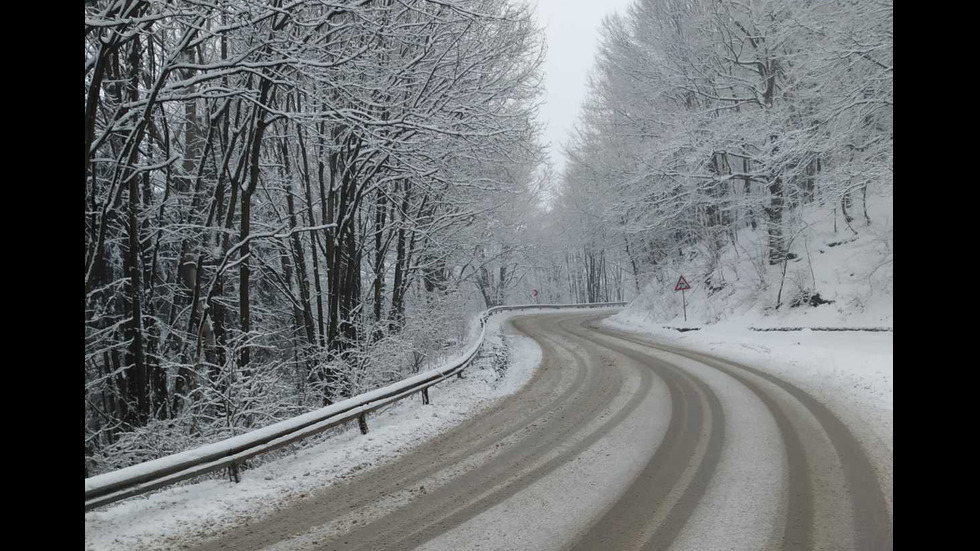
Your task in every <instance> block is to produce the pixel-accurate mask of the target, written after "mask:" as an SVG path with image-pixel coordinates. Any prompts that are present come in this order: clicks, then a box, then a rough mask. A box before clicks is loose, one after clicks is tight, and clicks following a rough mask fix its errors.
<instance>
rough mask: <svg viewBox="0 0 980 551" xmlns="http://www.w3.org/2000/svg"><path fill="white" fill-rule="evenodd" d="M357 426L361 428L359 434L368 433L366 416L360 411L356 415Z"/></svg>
mask: <svg viewBox="0 0 980 551" xmlns="http://www.w3.org/2000/svg"><path fill="white" fill-rule="evenodd" d="M357 426H358V427H360V428H361V434H367V433H368V426H367V416H366V415H365V414H363V413H362V414H360V415H358V416H357Z"/></svg>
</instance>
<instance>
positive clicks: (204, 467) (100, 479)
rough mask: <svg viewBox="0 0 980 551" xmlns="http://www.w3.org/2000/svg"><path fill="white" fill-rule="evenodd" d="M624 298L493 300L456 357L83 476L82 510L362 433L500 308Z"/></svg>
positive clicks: (423, 386)
mask: <svg viewBox="0 0 980 551" xmlns="http://www.w3.org/2000/svg"><path fill="white" fill-rule="evenodd" d="M625 304H626V303H624V302H603V303H591V304H523V305H515V306H495V307H493V308H490V309H489V310H486V311H485V312H483V313H482V314H481V315H480V326H481V330H480V336H479V338H478V339H477V341H476V342H475V343H474V344H473V346H471V347H470V348H469V349H468V350H467V351H466V353H465V354H464V355H463V357H462V358H461V359H458V360H456V361H454V362H450V363H449V364H448V365H445V366H443V367H441V368H438V369H432V370H429V371H426V372H424V373H419V374H418V375H415V376H413V377H409V378H407V379H404V380H401V381H399V382H397V383H393V384H391V385H388V386H386V387H384V388H379V389H377V390H373V391H371V392H366V393H364V394H360V395H358V396H354V397H352V398H348V399H347V400H344V401H342V402H337V403H335V404H331V405H329V406H326V407H323V408H320V409H317V410H314V411H311V412H309V413H304V414H303V415H299V416H296V417H293V418H292V419H287V420H285V421H280V422H278V423H275V424H272V425H269V426H267V427H263V428H261V429H256V430H253V431H251V432H248V433H245V434H242V435H239V436H235V437H233V438H229V439H227V440H222V441H221V442H215V443H213V444H207V445H204V446H200V447H198V448H194V449H191V450H187V451H184V452H180V453H175V454H173V455H168V456H166V457H161V458H159V459H154V460H152V461H147V462H145V463H140V464H138V465H132V466H130V467H125V468H123V469H119V470H116V471H112V472H108V473H103V474H100V475H97V476H93V477H90V478H86V479H85V510H86V511H88V510H91V509H93V508H95V507H99V506H101V505H107V504H109V503H113V502H116V501H119V500H122V499H126V498H128V497H132V496H135V495H139V494H142V493H146V492H149V491H151V490H155V489H157V488H161V487H163V486H167V485H169V484H173V483H175V482H180V481H182V480H187V479H189V478H193V477H196V476H200V475H202V474H206V473H209V472H212V471H216V470H219V469H224V468H230V469H231V471H232V473H233V475H234V476H235V478H236V479H237V477H238V465H239V464H240V463H241V462H242V461H244V460H246V459H248V458H250V457H254V456H256V455H260V454H263V453H265V452H268V451H272V450H275V449H277V448H281V447H283V446H286V445H289V444H292V443H295V442H298V441H300V440H303V439H304V438H307V437H310V436H313V435H314V434H317V433H320V432H323V431H325V430H327V429H329V428H331V427H335V426H338V425H341V424H343V423H347V422H350V421H353V420H355V419H357V421H358V423H359V425H360V428H361V432H362V433H367V430H368V429H367V417H366V416H367V414H368V413H369V412H371V411H374V410H376V409H378V408H381V407H383V406H385V405H387V404H390V403H392V402H395V401H398V400H401V399H403V398H407V397H408V396H410V395H412V394H414V393H416V392H421V393H422V403H428V402H429V396H428V394H429V392H428V389H429V387H431V386H432V385H435V384H438V383H440V382H442V381H444V380H445V379H447V378H449V377H451V376H453V375H457V374H460V373H461V372H462V371H463V369H465V368H466V367H467V366H469V365H470V364H471V363H472V362H473V360H474V359H475V358H476V355H477V353H478V352H479V351H480V347H481V346H483V339H484V337H485V336H486V322H487V320H488V319H489V318H490V316H492V315H494V314H497V313H500V312H513V311H519V310H538V309H549V308H559V309H565V308H568V309H572V308H612V307H617V306H624V305H625Z"/></svg>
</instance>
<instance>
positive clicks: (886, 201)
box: [617, 193, 894, 327]
mask: <svg viewBox="0 0 980 551" xmlns="http://www.w3.org/2000/svg"><path fill="white" fill-rule="evenodd" d="M857 205H858V206H856V207H854V210H853V212H852V214H854V216H855V220H854V221H853V222H852V223H851V226H852V227H853V228H854V231H852V230H851V229H849V227H848V225H847V224H845V222H844V221H843V219H842V217H841V215H840V213H839V212H837V213H836V216H835V213H834V212H833V211H829V210H825V207H822V208H819V209H818V208H807V209H805V210H804V211H803V213H802V218H801V220H800V221H799V222H798V225H799V231H796V232H792V233H791V234H790V235H789V236H788V237H789V241H790V247H789V249H790V252H791V253H792V254H793V255H795V257H794V258H793V259H792V260H790V261H788V262H787V263H786V266H785V268H786V273H785V276H784V274H783V268H784V267H783V264H782V263H779V264H776V265H774V266H773V265H770V264H769V262H768V259H767V258H766V257H765V251H766V247H767V240H768V236H767V234H766V232H765V231H764V230H763V229H762V226H760V227H759V229H757V230H752V229H751V228H744V229H742V230H740V231H739V232H738V233H737V237H738V239H737V243H736V244H734V245H733V244H731V243H728V244H727V245H725V246H724V247H723V248H722V250H721V253H720V254H719V258H718V259H717V262H716V263H715V265H714V266H712V264H711V261H710V254H707V253H706V252H705V251H700V252H699V254H696V255H693V254H692V256H693V259H692V260H689V261H686V262H684V263H680V262H674V263H673V264H664V265H663V266H661V267H660V279H659V280H658V279H654V280H653V281H651V282H650V283H649V284H647V285H646V286H645V287H644V289H643V292H642V293H641V294H640V296H638V297H637V298H635V299H634V300H633V301H632V302H630V304H629V305H628V306H627V307H626V308H625V309H624V311H623V312H622V313H621V314H620V315H618V316H617V317H618V318H620V319H624V318H627V317H628V318H640V319H641V321H655V322H661V323H662V324H665V325H670V326H674V327H679V326H685V325H686V326H702V325H704V324H718V323H722V324H724V323H731V324H733V325H735V326H738V327H750V326H755V327H794V326H801V327H820V326H853V327H891V326H892V323H893V318H894V295H893V291H892V282H893V272H894V269H893V265H894V263H893V233H894V232H893V219H894V216H893V210H894V201H893V199H892V197H890V196H888V197H882V196H872V195H871V194H870V193H869V198H868V217H869V219H870V220H871V223H868V222H866V219H865V218H864V214H863V210H862V209H861V208H860V202H858V203H857ZM854 232H857V233H854ZM694 252H695V251H694V250H693V249H688V250H687V251H685V253H686V254H691V253H694ZM681 275H683V276H684V277H685V279H686V280H687V281H688V282H689V284H690V285H691V286H692V289H691V290H690V291H685V292H684V294H683V295H682V293H681V292H679V291H674V286H675V285H676V283H677V281H678V278H679V276H681ZM780 285H782V293H781V295H780ZM814 295H819V297H820V300H823V301H832V302H828V303H819V302H820V300H815V301H814V302H813V304H817V305H816V306H811V305H808V304H804V305H799V302H801V301H802V300H808V299H809V298H810V297H813V296H814ZM685 299H686V301H687V322H685V320H684V305H683V300H685ZM777 299H778V301H777ZM777 303H779V307H778V308H776V306H777ZM794 303H797V305H796V306H794V305H793V304H794Z"/></svg>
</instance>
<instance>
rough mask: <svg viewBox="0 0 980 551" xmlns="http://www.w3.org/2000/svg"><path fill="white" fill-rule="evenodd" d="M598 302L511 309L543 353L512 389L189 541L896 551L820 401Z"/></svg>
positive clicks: (886, 506)
mask: <svg viewBox="0 0 980 551" xmlns="http://www.w3.org/2000/svg"><path fill="white" fill-rule="evenodd" d="M604 315H608V312H605V313H597V312H594V311H593V312H587V313H583V312H577V313H562V314H535V315H524V316H520V317H516V318H513V319H512V321H511V322H510V323H509V324H508V325H507V326H506V331H507V332H508V333H511V334H514V335H526V336H528V337H530V338H533V339H534V340H535V341H536V342H537V343H538V345H539V346H540V347H541V349H542V352H543V354H542V365H541V367H540V368H539V369H538V370H537V372H536V373H535V375H534V377H533V378H532V380H531V381H530V382H529V383H528V384H527V385H526V386H525V387H524V388H523V389H521V390H520V391H519V392H518V393H516V394H514V395H513V396H511V397H509V398H507V399H505V400H502V401H500V402H499V403H497V404H496V405H495V406H494V407H492V408H490V409H488V410H486V411H484V412H482V413H481V414H479V415H477V416H475V417H473V418H471V419H469V420H467V421H466V422H464V423H462V424H461V425H459V426H457V427H455V428H454V429H452V430H450V431H447V432H446V433H443V434H442V435H440V436H439V437H437V438H436V439H434V440H432V441H430V442H428V443H425V444H423V445H421V446H419V447H417V448H416V449H415V450H413V451H412V452H409V453H407V454H405V455H403V456H401V457H400V458H399V459H397V460H395V461H392V462H390V463H387V464H385V465H382V466H380V467H378V468H375V469H373V470H371V471H369V472H366V473H364V474H363V475H360V476H356V477H353V478H350V479H349V480H347V481H346V482H344V483H341V484H336V485H333V486H331V487H329V488H327V489H325V490H323V491H322V492H321V493H319V494H317V495H315V496H311V497H309V498H308V499H305V500H303V501H302V502H299V503H297V504H295V505H293V506H291V507H289V508H286V509H282V510H280V511H277V512H276V513H274V514H272V515H270V516H267V517H264V518H262V519H260V520H257V521H253V522H250V523H248V524H246V525H245V526H244V527H242V526H237V527H233V529H232V528H229V529H228V530H227V531H226V533H224V534H221V535H220V536H219V537H218V538H217V539H213V540H211V541H209V542H208V543H206V544H204V545H202V546H201V547H198V548H196V549H198V550H199V551H204V550H208V551H216V550H219V549H222V550H231V549H234V550H246V549H270V550H279V551H286V550H312V549H316V550H338V551H340V550H343V551H354V550H357V551H382V550H409V549H422V550H427V551H435V550H463V549H480V550H490V549H499V550H525V549H526V550H535V551H536V550H551V549H554V550H602V551H607V550H608V551H619V550H624V551H625V550H639V549H644V550H655V549H656V550H667V549H670V550H710V549H719V550H721V549H739V550H747V551H748V550H752V551H769V550H773V551H775V550H818V549H827V550H860V551H870V550H890V549H892V548H893V538H892V496H891V493H890V490H889V491H887V492H886V491H884V490H883V489H882V485H881V483H880V482H879V478H880V476H881V475H882V472H881V471H883V470H887V471H888V473H889V474H890V471H891V465H890V464H888V465H880V464H879V465H875V464H874V463H873V462H872V460H871V459H870V458H869V457H870V456H869V455H868V454H867V453H866V450H865V449H863V448H862V444H861V442H860V441H859V439H858V438H856V437H855V435H854V434H853V433H852V432H851V430H850V429H849V428H848V426H847V425H846V424H845V423H844V422H843V421H841V419H840V418H838V417H837V416H835V415H834V414H833V413H832V411H831V410H830V409H829V408H828V407H827V406H826V405H824V404H823V403H821V402H820V401H818V400H817V399H816V398H814V397H813V396H812V395H810V394H808V393H807V392H805V391H803V390H802V389H800V388H799V387H797V386H794V385H792V384H790V383H789V382H787V381H785V380H782V379H779V378H777V377H774V376H772V375H771V374H769V373H766V372H764V371H761V370H758V369H754V368H752V367H749V366H745V365H741V364H738V363H733V362H731V361H728V360H724V359H721V358H716V357H712V356H707V355H704V354H699V353H695V352H691V351H687V350H682V349H677V348H673V347H670V346H666V345H663V344H658V343H652V342H649V341H646V340H644V339H642V338H639V337H637V336H635V335H632V334H627V333H620V332H616V331H611V330H609V329H606V328H604V327H598V326H597V322H598V321H599V320H600V319H601V318H602V317H603V316H604Z"/></svg>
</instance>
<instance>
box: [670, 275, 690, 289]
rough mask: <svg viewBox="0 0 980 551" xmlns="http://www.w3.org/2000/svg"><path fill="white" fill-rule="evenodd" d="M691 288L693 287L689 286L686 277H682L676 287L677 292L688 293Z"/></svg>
mask: <svg viewBox="0 0 980 551" xmlns="http://www.w3.org/2000/svg"><path fill="white" fill-rule="evenodd" d="M690 288H691V286H690V285H688V283H687V280H686V279H684V276H681V278H680V279H678V280H677V285H675V286H674V290H675V291H687V290H688V289H690Z"/></svg>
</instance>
